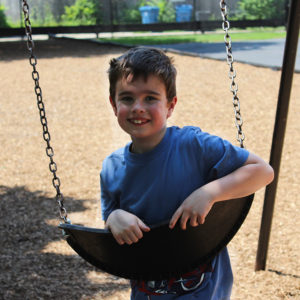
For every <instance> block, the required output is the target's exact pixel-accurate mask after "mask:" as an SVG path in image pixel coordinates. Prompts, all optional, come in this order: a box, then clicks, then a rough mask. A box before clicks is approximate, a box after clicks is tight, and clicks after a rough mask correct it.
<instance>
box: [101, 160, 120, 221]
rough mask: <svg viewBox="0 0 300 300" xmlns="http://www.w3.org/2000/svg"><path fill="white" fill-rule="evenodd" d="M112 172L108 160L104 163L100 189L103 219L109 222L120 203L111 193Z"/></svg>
mask: <svg viewBox="0 0 300 300" xmlns="http://www.w3.org/2000/svg"><path fill="white" fill-rule="evenodd" d="M109 180H110V172H109V162H107V159H105V160H104V161H103V164H102V171H101V173H100V187H101V212H102V219H103V220H104V221H106V220H107V218H108V216H109V215H110V213H111V212H112V211H113V210H115V209H117V208H118V201H117V199H116V197H115V196H114V194H113V193H112V192H111V191H110V188H109V187H110V184H109Z"/></svg>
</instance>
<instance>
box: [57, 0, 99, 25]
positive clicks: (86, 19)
mask: <svg viewBox="0 0 300 300" xmlns="http://www.w3.org/2000/svg"><path fill="white" fill-rule="evenodd" d="M101 19H102V15H101V4H100V2H99V1H98V0H76V2H75V3H74V4H73V5H72V6H65V13H64V15H63V16H62V20H63V21H65V22H66V23H69V24H70V25H95V24H97V23H100V21H101Z"/></svg>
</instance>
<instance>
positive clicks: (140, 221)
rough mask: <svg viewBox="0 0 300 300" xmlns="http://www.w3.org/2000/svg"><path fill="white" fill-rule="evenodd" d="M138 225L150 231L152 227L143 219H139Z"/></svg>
mask: <svg viewBox="0 0 300 300" xmlns="http://www.w3.org/2000/svg"><path fill="white" fill-rule="evenodd" d="M138 225H139V227H140V228H141V229H142V230H143V231H150V228H149V227H148V226H147V225H146V224H145V223H144V222H143V221H142V220H141V219H139V220H138Z"/></svg>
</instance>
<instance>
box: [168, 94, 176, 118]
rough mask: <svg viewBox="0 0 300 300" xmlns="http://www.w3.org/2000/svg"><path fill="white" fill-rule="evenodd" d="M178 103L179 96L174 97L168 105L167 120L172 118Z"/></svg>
mask: <svg viewBox="0 0 300 300" xmlns="http://www.w3.org/2000/svg"><path fill="white" fill-rule="evenodd" d="M176 103H177V96H174V97H173V99H172V100H171V101H170V102H169V103H168V114H167V118H169V117H171V115H172V113H173V110H174V108H175V105H176Z"/></svg>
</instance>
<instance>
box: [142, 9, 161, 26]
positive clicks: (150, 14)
mask: <svg viewBox="0 0 300 300" xmlns="http://www.w3.org/2000/svg"><path fill="white" fill-rule="evenodd" d="M139 10H140V13H141V16H142V24H151V23H157V22H158V14H159V8H158V7H157V6H142V7H140V8H139Z"/></svg>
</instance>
